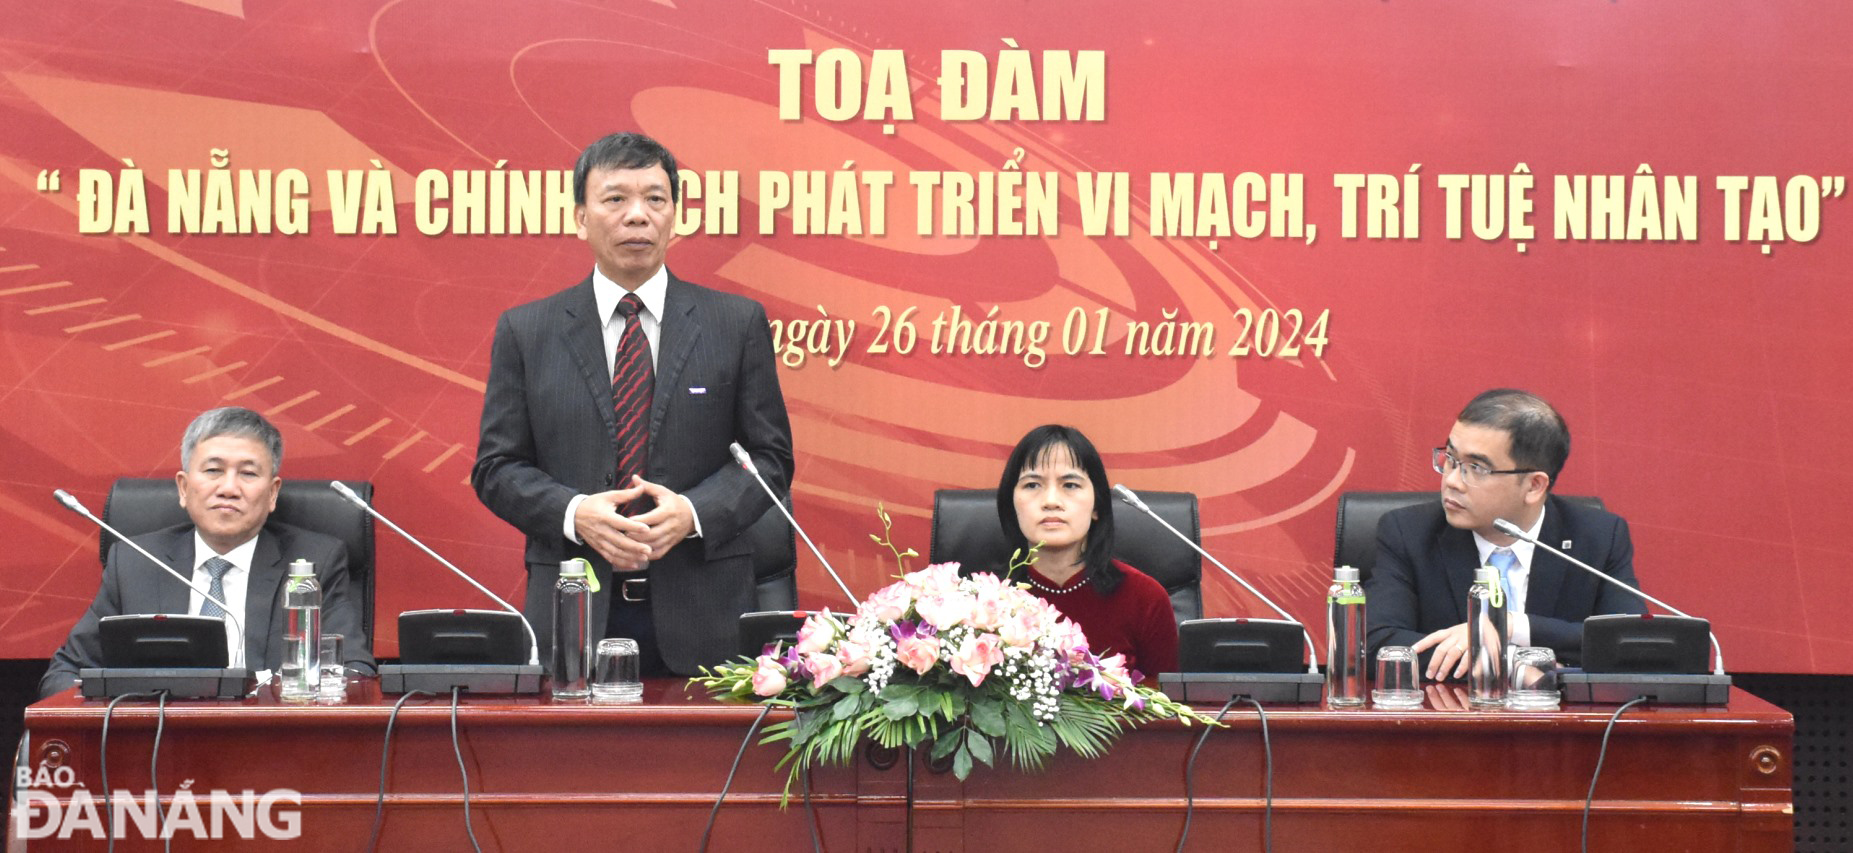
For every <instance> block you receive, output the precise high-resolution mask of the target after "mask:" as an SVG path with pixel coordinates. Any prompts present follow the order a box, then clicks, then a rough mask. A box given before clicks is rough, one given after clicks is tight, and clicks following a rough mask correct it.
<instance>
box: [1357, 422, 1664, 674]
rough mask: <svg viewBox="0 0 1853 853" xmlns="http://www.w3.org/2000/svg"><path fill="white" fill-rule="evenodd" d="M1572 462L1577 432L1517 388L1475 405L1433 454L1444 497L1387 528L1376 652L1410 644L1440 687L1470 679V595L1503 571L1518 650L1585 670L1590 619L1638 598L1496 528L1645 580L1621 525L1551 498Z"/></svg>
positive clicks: (1377, 591)
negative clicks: (1543, 650)
mask: <svg viewBox="0 0 1853 853" xmlns="http://www.w3.org/2000/svg"><path fill="white" fill-rule="evenodd" d="M1569 457H1570V428H1569V426H1568V425H1566V424H1565V423H1564V420H1563V416H1561V415H1559V414H1558V413H1557V410H1556V409H1553V408H1551V404H1549V403H1546V402H1545V401H1544V400H1543V399H1541V398H1539V397H1538V396H1536V395H1534V394H1529V393H1526V392H1524V391H1514V390H1510V389H1503V388H1502V389H1496V390H1492V391H1487V392H1484V393H1482V394H1480V395H1479V396H1477V397H1475V398H1473V400H1472V401H1471V402H1469V403H1468V404H1467V407H1466V408H1464V409H1462V410H1461V413H1460V415H1459V416H1458V417H1457V418H1456V419H1455V423H1454V428H1453V429H1452V430H1449V431H1448V443H1447V445H1446V446H1444V447H1437V448H1435V450H1434V465H1435V471H1436V473H1439V474H1440V475H1441V500H1440V501H1439V502H1437V503H1431V504H1427V505H1424V506H1415V507H1409V508H1407V509H1401V510H1397V511H1395V512H1392V513H1389V514H1387V515H1385V516H1384V517H1383V520H1382V521H1380V522H1378V524H1377V565H1376V567H1375V568H1374V569H1373V570H1372V572H1371V577H1370V580H1369V581H1368V582H1367V583H1366V584H1365V588H1366V592H1367V594H1368V595H1369V598H1370V629H1369V630H1370V645H1371V649H1372V650H1373V653H1374V651H1375V650H1376V649H1378V648H1380V647H1382V646H1393V645H1402V646H1410V647H1412V648H1413V649H1415V651H1416V652H1418V653H1420V654H1422V655H1423V656H1424V659H1425V661H1426V665H1427V673H1428V677H1429V678H1430V679H1439V678H1461V677H1464V676H1466V674H1467V668H1468V660H1469V656H1468V654H1467V587H1468V586H1469V585H1470V584H1472V583H1473V573H1474V569H1475V568H1476V567H1479V566H1495V567H1498V568H1500V569H1501V570H1502V574H1503V575H1504V577H1505V579H1506V585H1507V600H1508V602H1509V603H1508V604H1507V608H1508V609H1507V612H1508V614H1509V620H1510V621H1509V627H1510V631H1511V637H1512V642H1513V644H1514V645H1536V646H1546V647H1549V648H1551V649H1554V650H1556V652H1557V656H1558V659H1559V660H1561V661H1563V662H1564V663H1567V664H1572V665H1574V664H1576V663H1578V662H1579V661H1580V659H1581V655H1582V645H1583V633H1582V632H1583V620H1584V619H1587V618H1589V617H1590V616H1594V615H1598V614H1604V613H1644V612H1646V605H1644V604H1643V603H1642V602H1641V601H1640V600H1639V599H1637V598H1635V597H1634V596H1633V595H1632V594H1630V593H1629V592H1627V591H1626V590H1623V589H1621V588H1619V587H1616V586H1614V585H1612V584H1609V583H1607V582H1605V581H1603V580H1601V579H1599V578H1596V577H1595V576H1593V575H1590V574H1589V573H1588V572H1585V571H1583V570H1582V569H1579V568H1577V567H1575V566H1572V565H1570V564H1569V563H1567V562H1565V561H1564V559H1563V558H1562V557H1559V556H1557V555H1555V554H1552V553H1550V552H1549V551H1546V550H1544V549H1542V548H1538V547H1536V546H1534V545H1532V544H1531V543H1529V542H1525V541H1523V540H1520V539H1516V538H1514V537H1511V536H1507V535H1506V534H1504V533H1501V532H1499V530H1498V529H1497V528H1495V527H1494V526H1493V521H1494V520H1495V519H1501V518H1503V519H1505V520H1507V521H1510V522H1512V523H1513V524H1515V525H1517V526H1518V527H1519V528H1520V529H1522V530H1525V531H1526V532H1527V533H1529V534H1531V535H1532V536H1533V537H1536V538H1537V539H1539V540H1541V541H1544V542H1549V543H1552V544H1557V545H1558V546H1559V547H1560V548H1562V549H1563V550H1564V551H1565V552H1567V553H1570V554H1573V555H1575V556H1576V557H1577V558H1578V559H1580V560H1582V561H1583V562H1586V563H1589V564H1590V565H1592V566H1595V567H1597V568H1599V569H1601V570H1602V571H1604V572H1607V573H1608V574H1609V575H1611V576H1613V577H1615V578H1617V579H1620V580H1622V581H1625V582H1627V583H1628V584H1630V585H1635V586H1638V585H1639V584H1637V583H1635V580H1634V545H1633V544H1632V543H1631V542H1630V541H1629V539H1628V523H1627V522H1626V521H1624V520H1622V519H1621V517H1620V516H1617V515H1614V514H1613V513H1609V512H1605V511H1603V510H1599V509H1593V508H1590V507H1586V506H1582V505H1579V504H1574V503H1571V502H1569V501H1565V500H1563V499H1561V498H1558V497H1556V496H1555V495H1552V494H1551V486H1552V485H1553V484H1554V483H1556V482H1557V475H1558V474H1559V473H1560V472H1562V471H1563V465H1564V461H1565V460H1567V459H1569Z"/></svg>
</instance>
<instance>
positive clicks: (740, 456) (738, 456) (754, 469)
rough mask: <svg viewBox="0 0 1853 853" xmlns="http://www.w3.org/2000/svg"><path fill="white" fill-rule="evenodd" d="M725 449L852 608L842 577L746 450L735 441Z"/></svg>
mask: <svg viewBox="0 0 1853 853" xmlns="http://www.w3.org/2000/svg"><path fill="white" fill-rule="evenodd" d="M727 449H728V451H730V452H731V453H733V459H734V461H735V462H738V463H740V467H742V468H745V469H746V473H748V474H751V475H753V480H754V482H757V483H758V484H759V487H760V488H762V489H765V490H766V496H767V497H769V498H771V499H772V505H773V506H774V507H777V508H778V511H779V514H781V515H783V516H785V520H786V521H789V522H791V529H793V530H796V531H798V535H799V536H800V537H802V538H803V539H804V544H805V545H807V546H809V547H810V549H811V553H812V554H814V555H816V557H817V562H819V563H822V564H823V567H824V571H826V572H829V573H830V579H831V580H833V581H836V588H837V589H840V590H842V591H843V597H844V598H847V599H849V603H850V605H851V606H854V605H855V604H856V594H855V593H853V592H850V591H849V584H846V583H843V577H842V576H841V575H838V574H837V573H836V569H833V568H830V561H829V560H826V559H824V552H822V551H819V550H817V543H815V542H812V541H811V536H810V534H808V533H805V532H804V527H803V526H802V525H800V524H798V520H797V519H795V518H792V517H791V510H788V509H786V508H785V502H784V501H783V500H780V499H779V496H778V493H777V492H774V491H772V485H771V484H770V483H767V482H766V478H764V477H761V476H759V467H758V466H756V465H754V464H753V457H751V456H749V455H747V452H746V448H744V447H741V446H740V442H737V441H736V442H734V443H732V444H729V445H727Z"/></svg>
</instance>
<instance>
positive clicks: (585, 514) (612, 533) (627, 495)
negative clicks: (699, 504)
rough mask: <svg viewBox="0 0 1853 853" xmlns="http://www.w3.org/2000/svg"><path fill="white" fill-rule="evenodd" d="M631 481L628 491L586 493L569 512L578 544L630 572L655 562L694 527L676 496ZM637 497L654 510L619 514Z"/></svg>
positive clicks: (690, 512)
mask: <svg viewBox="0 0 1853 853" xmlns="http://www.w3.org/2000/svg"><path fill="white" fill-rule="evenodd" d="M631 483H632V485H631V486H630V487H629V488H624V489H617V490H614V491H609V492H599V493H598V494H595V495H587V496H586V499H585V500H582V501H580V502H579V506H578V508H577V509H576V510H575V511H574V512H573V528H574V529H575V530H576V531H577V532H578V533H579V541H581V542H584V543H585V544H587V545H590V546H592V550H594V551H597V552H598V554H599V556H601V557H604V558H605V559H607V560H609V561H611V568H612V569H613V570H615V571H620V572H630V571H636V570H638V569H641V568H643V567H644V564H645V563H647V562H649V561H651V560H657V559H661V558H662V556H663V555H664V554H667V553H669V549H671V548H674V547H675V546H676V545H677V544H678V543H680V542H681V541H682V540H683V539H686V538H688V535H689V534H690V533H691V532H693V531H694V529H695V516H694V511H693V510H692V509H690V507H689V504H688V502H687V501H685V500H683V499H682V497H681V496H680V495H678V494H676V493H675V492H672V491H670V490H669V489H668V488H665V487H663V486H660V485H658V484H656V483H652V482H650V481H649V480H645V479H644V478H642V477H636V478H633V479H632V481H631ZM640 497H648V498H650V499H652V500H654V501H655V502H656V506H655V507H654V508H652V509H650V510H649V511H648V512H643V513H639V514H637V515H632V516H626V515H623V514H622V508H623V507H624V506H625V505H627V504H629V503H630V502H632V501H634V500H636V499H638V498H640Z"/></svg>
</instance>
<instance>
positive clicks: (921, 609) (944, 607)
mask: <svg viewBox="0 0 1853 853" xmlns="http://www.w3.org/2000/svg"><path fill="white" fill-rule="evenodd" d="M914 610H915V611H916V612H918V613H919V614H920V618H922V619H925V620H926V621H927V624H929V625H932V626H933V627H935V628H938V629H939V630H941V631H944V630H946V629H948V628H951V627H953V626H954V625H957V624H959V623H961V622H964V621H965V619H966V617H968V616H970V615H971V610H972V602H971V599H969V598H966V597H965V596H963V595H960V594H959V593H958V591H957V590H953V591H950V592H946V593H942V594H939V595H931V596H926V597H924V598H921V599H920V600H919V601H918V602H916V603H915V604H914Z"/></svg>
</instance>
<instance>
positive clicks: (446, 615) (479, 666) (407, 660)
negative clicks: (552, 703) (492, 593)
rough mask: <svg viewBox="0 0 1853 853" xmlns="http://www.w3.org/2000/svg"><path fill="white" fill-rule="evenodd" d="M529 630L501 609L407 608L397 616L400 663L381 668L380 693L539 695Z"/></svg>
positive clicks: (515, 615) (516, 616)
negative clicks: (531, 656)
mask: <svg viewBox="0 0 1853 853" xmlns="http://www.w3.org/2000/svg"><path fill="white" fill-rule="evenodd" d="M531 649H532V647H531V646H530V644H529V638H528V628H527V625H526V622H525V621H524V620H523V619H522V617H521V614H519V613H509V612H508V611H505V610H407V611H406V612H404V613H401V614H399V662H398V663H396V664H387V665H385V666H382V667H380V692H381V693H410V692H412V691H414V690H418V691H423V692H426V693H433V694H437V695H440V696H441V695H446V694H449V693H450V692H451V690H452V689H453V688H461V689H462V690H463V691H465V692H468V693H478V694H484V693H487V694H501V695H521V694H531V693H539V692H540V681H541V679H540V676H541V667H540V665H539V664H537V663H529V662H528V661H529V659H530V658H529V653H530V651H531Z"/></svg>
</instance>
